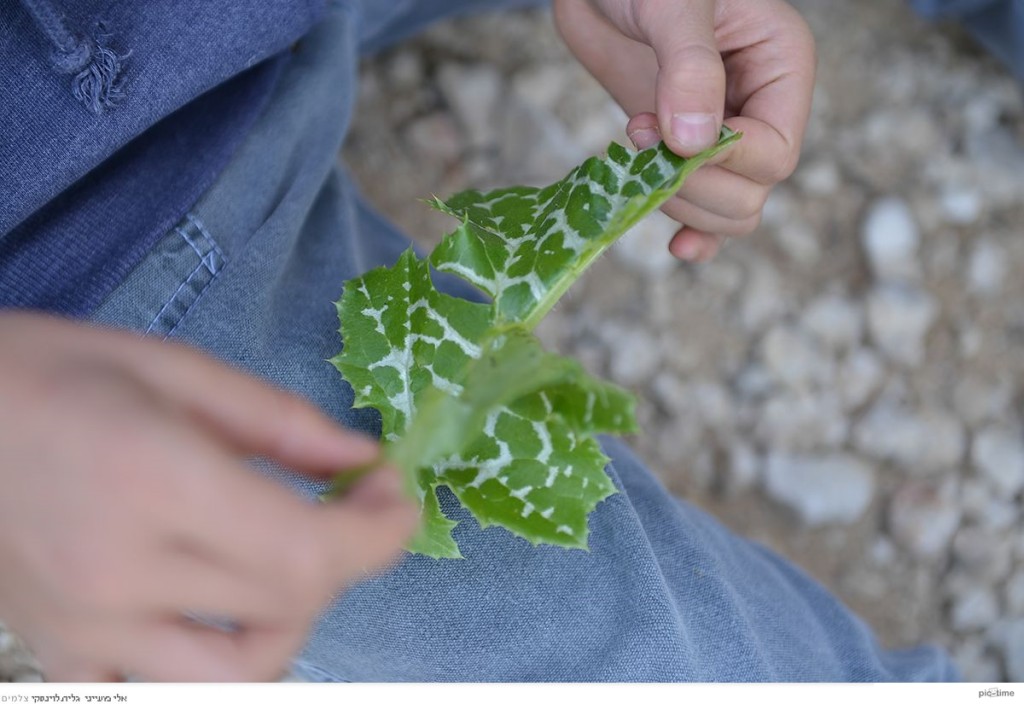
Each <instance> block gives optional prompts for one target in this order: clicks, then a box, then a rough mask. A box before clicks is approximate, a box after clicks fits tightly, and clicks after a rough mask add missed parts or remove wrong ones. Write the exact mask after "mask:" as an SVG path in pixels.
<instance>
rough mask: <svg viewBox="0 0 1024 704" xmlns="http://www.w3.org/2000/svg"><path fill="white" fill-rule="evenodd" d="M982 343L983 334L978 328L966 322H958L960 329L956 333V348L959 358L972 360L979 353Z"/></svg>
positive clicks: (983, 339)
mask: <svg viewBox="0 0 1024 704" xmlns="http://www.w3.org/2000/svg"><path fill="white" fill-rule="evenodd" d="M984 341H985V334H984V333H983V332H982V331H981V328H980V327H978V326H977V325H973V324H971V323H969V322H966V321H960V329H959V330H958V331H957V347H958V349H959V352H960V356H961V357H963V358H964V359H973V358H974V357H975V356H977V354H978V352H980V351H981V346H982V343H983V342H984Z"/></svg>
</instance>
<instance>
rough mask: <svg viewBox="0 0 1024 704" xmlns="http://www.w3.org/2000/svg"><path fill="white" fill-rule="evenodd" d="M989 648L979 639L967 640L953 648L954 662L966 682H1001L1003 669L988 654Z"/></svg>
mask: <svg viewBox="0 0 1024 704" xmlns="http://www.w3.org/2000/svg"><path fill="white" fill-rule="evenodd" d="M986 649H987V647H986V644H985V642H984V640H982V639H981V638H979V637H974V638H967V639H964V640H963V641H961V642H960V643H957V644H956V645H955V646H954V647H953V651H952V656H953V661H954V662H955V663H956V665H957V667H958V668H959V669H960V672H961V674H962V675H963V677H964V681H965V682H999V681H1001V680H1002V678H1003V676H1002V668H1001V667H1000V665H999V662H998V661H997V660H996V659H995V658H994V657H992V656H991V655H989V654H988V653H986V652H985V651H986Z"/></svg>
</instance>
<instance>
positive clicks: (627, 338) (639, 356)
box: [609, 327, 662, 386]
mask: <svg viewBox="0 0 1024 704" xmlns="http://www.w3.org/2000/svg"><path fill="white" fill-rule="evenodd" d="M609 347H610V350H609V352H610V354H611V360H610V363H609V372H610V373H611V375H612V378H613V379H615V381H616V382H618V383H620V384H622V385H624V386H639V385H641V384H643V383H645V382H646V381H648V380H649V379H651V378H652V377H653V376H654V375H655V374H656V373H657V371H658V369H660V367H661V363H662V359H661V351H660V347H659V345H658V341H657V340H656V339H654V337H653V336H652V335H651V334H650V333H649V332H647V331H646V330H645V329H644V328H641V327H630V328H626V329H624V330H623V332H622V334H621V335H619V336H616V340H615V342H614V343H613V344H610V345H609Z"/></svg>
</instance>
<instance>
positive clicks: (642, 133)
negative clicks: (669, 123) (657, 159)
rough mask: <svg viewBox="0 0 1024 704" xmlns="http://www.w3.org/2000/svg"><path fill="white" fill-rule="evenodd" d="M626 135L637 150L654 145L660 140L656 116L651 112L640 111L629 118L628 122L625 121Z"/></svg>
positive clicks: (659, 129)
mask: <svg viewBox="0 0 1024 704" xmlns="http://www.w3.org/2000/svg"><path fill="white" fill-rule="evenodd" d="M626 136H627V137H629V139H630V141H631V142H633V146H634V147H636V148H637V150H638V151H643V150H644V149H650V148H651V147H653V146H655V145H656V144H657V143H658V142H660V141H661V128H659V127H658V116H657V115H655V114H654V113H653V112H641V113H638V114H636V115H634V116H633V117H631V118H629V122H627V123H626Z"/></svg>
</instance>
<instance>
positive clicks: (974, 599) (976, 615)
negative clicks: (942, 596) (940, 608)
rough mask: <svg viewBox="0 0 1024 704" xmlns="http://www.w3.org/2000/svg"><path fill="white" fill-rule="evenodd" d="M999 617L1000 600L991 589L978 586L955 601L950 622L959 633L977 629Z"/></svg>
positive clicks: (988, 624)
mask: <svg viewBox="0 0 1024 704" xmlns="http://www.w3.org/2000/svg"><path fill="white" fill-rule="evenodd" d="M997 618H999V600H998V599H997V598H996V595H995V593H994V592H993V591H992V590H991V589H986V588H985V587H976V588H974V589H971V590H970V591H968V592H967V593H965V594H963V595H962V596H960V597H958V598H957V599H956V600H955V601H954V602H953V609H952V611H951V613H950V622H951V624H952V626H953V630H954V631H957V632H959V633H964V632H966V631H977V630H981V629H982V628H985V627H986V626H990V625H991V624H993V623H995V621H996V619H997Z"/></svg>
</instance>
